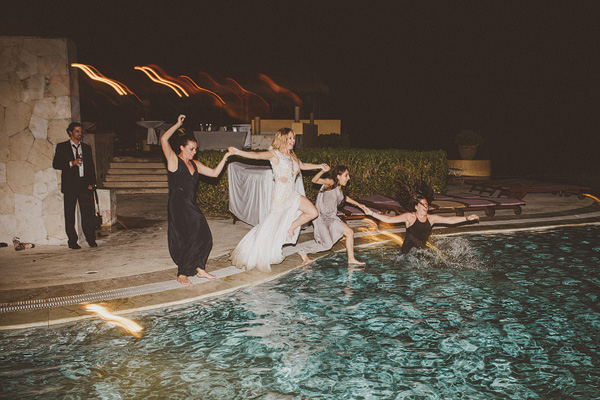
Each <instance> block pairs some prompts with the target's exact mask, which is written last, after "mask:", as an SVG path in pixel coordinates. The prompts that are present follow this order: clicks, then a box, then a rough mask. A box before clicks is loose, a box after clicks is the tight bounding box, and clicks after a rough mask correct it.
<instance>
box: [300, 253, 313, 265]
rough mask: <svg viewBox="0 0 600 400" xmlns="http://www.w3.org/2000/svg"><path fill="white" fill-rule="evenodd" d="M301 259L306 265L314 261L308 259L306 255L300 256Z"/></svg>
mask: <svg viewBox="0 0 600 400" xmlns="http://www.w3.org/2000/svg"><path fill="white" fill-rule="evenodd" d="M300 257H301V258H302V261H303V262H305V263H309V262H312V260H311V259H310V258H308V256H307V255H306V254H300Z"/></svg>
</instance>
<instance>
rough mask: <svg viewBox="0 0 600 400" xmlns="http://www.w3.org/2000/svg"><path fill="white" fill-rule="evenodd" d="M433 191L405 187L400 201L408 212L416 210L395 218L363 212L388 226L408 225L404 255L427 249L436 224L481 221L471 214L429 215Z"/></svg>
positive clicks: (399, 198) (423, 186) (400, 195)
mask: <svg viewBox="0 0 600 400" xmlns="http://www.w3.org/2000/svg"><path fill="white" fill-rule="evenodd" d="M432 197H433V193H432V191H431V190H430V189H429V188H428V187H427V186H426V185H424V184H421V185H420V187H419V188H417V189H415V188H409V187H405V188H404V190H403V191H401V192H400V193H399V194H398V201H399V202H400V204H402V206H403V207H404V208H406V209H407V210H415V211H414V212H406V213H403V214H400V215H395V216H393V217H391V216H388V215H382V214H375V213H373V211H371V210H370V209H369V208H367V207H365V206H362V207H361V208H362V210H363V211H364V212H365V214H366V215H368V216H370V217H373V218H375V219H378V220H380V221H383V222H386V223H388V224H399V223H401V222H404V223H405V225H406V237H405V238H404V243H403V244H402V254H407V253H408V252H409V251H410V250H411V249H412V248H413V247H417V248H421V249H423V248H425V247H427V241H428V239H429V236H430V235H431V229H432V227H433V225H434V224H436V223H440V224H449V225H453V224H459V223H461V222H468V221H479V216H478V215H477V214H471V215H467V216H464V217H442V216H441V215H437V214H433V215H431V214H427V211H428V210H429V200H428V198H429V199H430V198H432Z"/></svg>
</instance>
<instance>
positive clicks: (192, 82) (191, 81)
mask: <svg viewBox="0 0 600 400" xmlns="http://www.w3.org/2000/svg"><path fill="white" fill-rule="evenodd" d="M180 77H181V78H185V79H187V80H188V81H190V83H191V84H192V85H193V86H194V87H195V88H196V89H197V90H199V91H201V92H207V93H209V94H211V95H213V96H214V97H216V98H217V99H218V100H219V101H220V102H221V103H222V104H225V101H223V99H222V98H221V97H220V96H219V95H218V94H216V93H215V92H211V91H210V90H208V89H204V88H201V87H200V86H198V85H197V84H196V82H194V80H193V79H192V78H190V77H189V76H186V75H180Z"/></svg>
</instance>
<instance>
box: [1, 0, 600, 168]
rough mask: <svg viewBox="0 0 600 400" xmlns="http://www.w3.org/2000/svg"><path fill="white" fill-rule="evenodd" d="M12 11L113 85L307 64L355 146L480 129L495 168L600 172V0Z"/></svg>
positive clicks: (123, 5)
mask: <svg viewBox="0 0 600 400" xmlns="http://www.w3.org/2000/svg"><path fill="white" fill-rule="evenodd" d="M3 3H4V1H3ZM57 8H59V11H57ZM2 9H3V13H2V15H1V16H0V35H15V36H17V35H27V36H44V37H68V38H70V39H72V40H73V41H75V43H76V44H77V51H78V60H79V61H80V62H82V63H85V64H91V65H94V66H96V67H98V68H99V69H100V70H101V71H102V72H103V73H104V74H105V75H107V76H111V74H114V76H126V74H127V73H130V72H131V69H132V67H133V66H134V65H139V64H148V63H153V64H158V65H160V66H161V67H163V68H164V69H166V70H167V71H169V72H172V73H173V74H174V75H178V74H190V75H191V74H193V73H194V71H198V70H202V71H205V72H207V73H209V74H211V75H213V76H217V77H221V78H225V77H233V78H236V79H240V80H242V81H244V79H250V78H251V77H254V76H256V75H257V74H258V73H266V74H268V75H271V76H278V77H283V78H284V79H285V78H286V77H287V78H288V79H291V80H293V77H294V75H295V74H297V73H298V71H299V68H298V65H300V66H301V69H302V71H303V73H306V71H308V74H309V75H311V76H313V77H317V78H318V79H319V80H321V81H323V82H325V83H326V84H327V86H328V87H329V95H328V96H327V97H326V98H325V99H324V101H323V104H322V105H321V108H320V109H319V113H318V115H317V117H321V118H340V119H342V125H343V129H344V131H345V133H347V134H349V135H351V137H352V140H353V143H354V144H355V145H357V146H363V147H377V148H385V147H401V148H410V149H443V150H446V151H448V153H449V157H451V158H452V157H455V156H456V154H455V153H456V151H455V149H454V146H453V139H454V135H455V134H456V133H457V132H458V131H460V130H462V129H474V130H476V131H478V132H480V133H481V134H482V135H483V136H484V137H485V138H486V140H487V142H486V144H484V145H483V147H482V149H481V151H482V153H483V155H484V156H487V157H491V158H492V159H493V160H494V165H495V166H514V168H534V166H535V165H538V167H536V168H538V169H544V168H553V169H554V170H556V169H557V166H558V167H559V168H562V167H561V166H560V165H562V164H561V163H564V164H568V165H572V166H576V167H577V168H582V169H583V170H584V171H587V172H588V173H591V172H595V168H597V167H598V165H599V163H598V158H600V157H598V156H597V152H598V150H597V149H598V148H600V146H598V145H596V144H595V143H596V142H597V140H596V135H597V134H598V132H599V129H600V124H599V123H598V114H599V111H600V110H599V105H600V102H599V101H598V100H599V95H598V90H599V89H600V85H599V83H600V80H599V68H600V64H599V63H598V61H599V60H598V59H599V57H598V53H599V51H600V46H599V45H600V29H599V28H598V26H600V24H598V21H599V20H600V3H599V2H597V1H559V2H556V1H514V2H513V1H473V2H471V1H469V2H464V1H462V2H447V1H431V2H427V1H425V2H421V1H418V2H416V1H413V2H405V1H371V2H366V1H364V2H352V3H350V2H341V1H324V0H322V1H314V2H313V1H295V2H292V1H289V2H286V1H260V0H253V1H214V2H212V1H211V2H207V1H189V2H178V1H169V2H158V1H144V2H142V1H136V2H134V1H128V2H126V1H121V2H108V1H97V2H81V1H80V2H68V1H51V2H37V1H29V0H27V1H20V2H10V3H8V2H7V5H6V6H3V7H2ZM32 9H34V10H37V11H28V10H32ZM6 10H8V12H6ZM32 12H33V14H31V13H32ZM127 71H129V72H127ZM124 83H127V81H125V82H124ZM292 116H293V112H290V115H289V116H286V117H288V118H291V117H292ZM174 118H175V117H173V119H174ZM528 160H532V161H528ZM556 160H559V162H557V161H556ZM529 164H532V165H529ZM500 169H502V168H500ZM506 169H507V170H508V169H510V168H508V167H507V168H506Z"/></svg>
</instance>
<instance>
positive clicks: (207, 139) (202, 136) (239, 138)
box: [194, 131, 250, 150]
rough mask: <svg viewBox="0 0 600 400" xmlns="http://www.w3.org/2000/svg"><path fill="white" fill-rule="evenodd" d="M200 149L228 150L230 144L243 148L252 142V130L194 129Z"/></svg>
mask: <svg viewBox="0 0 600 400" xmlns="http://www.w3.org/2000/svg"><path fill="white" fill-rule="evenodd" d="M194 136H195V137H196V140H197V141H198V150H227V148H228V147H229V146H233V147H237V148H238V149H243V148H244V147H245V146H246V145H247V144H248V145H249V143H250V132H228V131H227V132H226V131H194Z"/></svg>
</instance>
